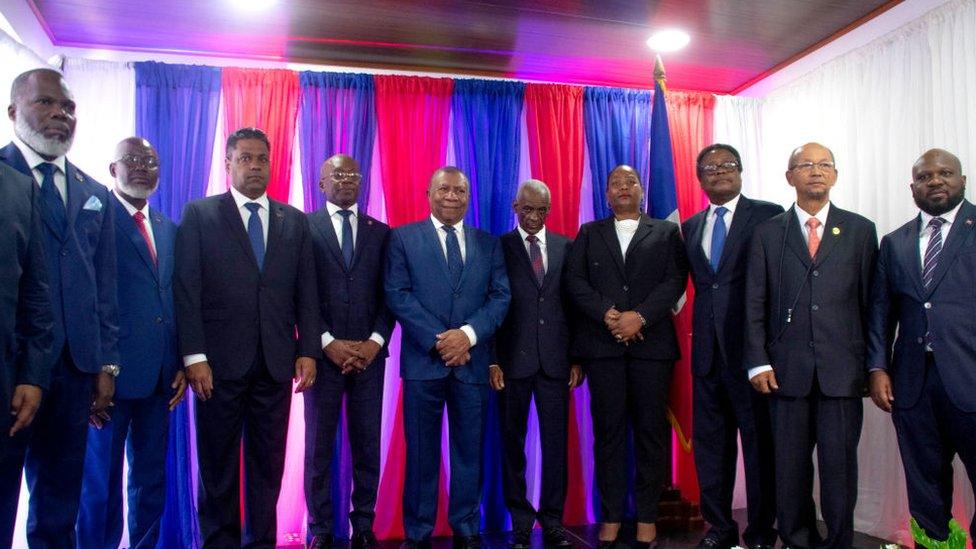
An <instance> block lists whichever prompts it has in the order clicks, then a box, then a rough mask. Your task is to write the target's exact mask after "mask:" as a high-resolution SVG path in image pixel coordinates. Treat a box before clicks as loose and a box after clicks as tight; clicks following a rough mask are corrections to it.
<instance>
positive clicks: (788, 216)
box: [744, 143, 878, 548]
mask: <svg viewBox="0 0 976 549" xmlns="http://www.w3.org/2000/svg"><path fill="white" fill-rule="evenodd" d="M788 166H789V167H788V169H787V171H786V180H787V182H789V184H790V186H792V187H793V188H794V189H795V190H796V204H794V206H793V207H792V208H790V209H789V210H788V211H786V212H785V213H783V214H780V215H777V216H775V217H773V218H772V219H770V220H769V221H766V222H765V223H763V224H762V225H760V226H759V227H758V228H757V229H756V232H755V234H754V235H753V239H752V244H751V246H750V254H749V267H748V278H747V283H746V349H745V360H744V363H745V367H746V368H747V369H748V376H749V381H750V382H751V383H752V386H753V387H754V388H755V389H756V390H757V391H759V392H760V393H763V394H768V395H771V399H770V412H771V416H772V424H773V446H774V449H775V460H776V502H777V519H778V523H777V526H778V528H779V535H780V537H781V538H782V540H783V545H784V546H788V547H831V548H848V547H851V545H852V538H853V532H854V505H855V503H856V502H857V443H858V440H859V439H860V436H861V423H862V419H863V410H864V408H863V403H862V400H861V399H862V395H863V392H864V387H865V352H866V345H865V338H866V337H867V319H868V302H869V293H870V288H871V277H872V273H873V269H874V260H875V257H876V256H877V252H878V237H877V233H876V232H875V228H874V223H872V222H871V221H869V220H867V219H865V218H864V217H861V216H860V215H857V214H855V213H853V212H849V211H845V210H842V209H840V208H838V207H836V206H834V205H832V204H831V203H830V189H831V188H832V187H833V186H834V184H835V183H836V182H837V168H836V166H835V164H834V156H833V153H832V152H831V151H830V150H829V149H827V148H826V147H824V146H823V145H820V144H818V143H808V144H806V145H803V146H801V147H798V148H797V149H796V150H794V151H793V153H792V154H791V155H790V159H789V165H788ZM815 447H816V450H817V460H818V470H819V471H820V495H821V498H820V510H821V513H822V515H823V519H824V522H825V523H826V524H827V537H826V538H822V537H821V536H820V534H819V532H818V531H817V522H816V510H815V508H814V503H813V497H812V496H813V462H812V453H813V450H814V448H815Z"/></svg>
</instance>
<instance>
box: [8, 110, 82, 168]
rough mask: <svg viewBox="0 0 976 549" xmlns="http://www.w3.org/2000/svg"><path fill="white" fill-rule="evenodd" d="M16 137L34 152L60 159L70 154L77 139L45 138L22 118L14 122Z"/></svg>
mask: <svg viewBox="0 0 976 549" xmlns="http://www.w3.org/2000/svg"><path fill="white" fill-rule="evenodd" d="M14 135H16V136H17V138H18V139H20V140H21V141H23V142H24V144H25V145H27V146H28V147H30V148H32V149H34V152H36V153H38V154H40V155H41V156H50V157H53V158H60V157H62V156H64V155H66V154H68V151H69V150H71V144H72V143H73V142H74V139H75V136H74V135H72V136H71V137H69V138H68V139H66V140H64V141H61V140H60V139H58V138H56V137H45V136H44V134H42V133H41V132H39V131H37V130H35V129H34V128H32V127H30V126H29V125H28V124H27V121H26V120H24V119H23V117H20V116H18V117H17V118H16V119H15V120H14Z"/></svg>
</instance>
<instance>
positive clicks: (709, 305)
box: [681, 143, 783, 549]
mask: <svg viewBox="0 0 976 549" xmlns="http://www.w3.org/2000/svg"><path fill="white" fill-rule="evenodd" d="M696 170H697V174H698V182H699V183H700V184H701V188H702V191H704V192H705V194H706V195H708V202H709V204H708V207H707V208H706V209H704V210H702V211H701V212H698V213H697V214H695V215H693V216H691V217H690V218H688V220H687V221H685V222H684V223H683V224H682V226H681V232H682V233H683V234H684V235H685V247H686V248H687V250H688V260H689V262H690V263H691V278H692V280H693V281H694V283H695V310H694V317H693V321H692V322H693V333H694V336H693V338H692V344H691V368H692V372H693V374H694V385H693V396H694V400H693V404H694V415H693V416H692V418H693V421H694V424H693V426H692V427H693V429H692V432H693V435H692V436H693V440H694V445H695V466H696V469H697V470H698V484H699V486H700V489H701V511H702V516H703V517H704V518H705V520H706V521H708V524H709V525H710V528H709V531H708V533H707V534H706V535H705V537H704V538H702V540H701V542H700V543H699V544H698V547H700V548H704V549H708V548H716V549H728V548H730V547H735V546H737V545H739V525H738V524H736V522H735V520H733V518H732V492H733V489H734V488H735V469H736V461H737V460H738V453H739V449H738V447H739V444H738V438H739V436H741V437H742V454H743V455H742V461H743V463H744V465H745V477H746V498H747V504H748V510H749V513H748V518H749V524H748V525H747V527H746V530H745V532H744V534H743V537H744V538H745V543H746V545H748V546H749V547H750V549H757V548H760V547H772V546H773V544H775V542H776V530H775V529H774V528H773V522H774V521H775V520H776V491H775V484H774V479H773V440H772V436H773V435H772V427H771V425H770V421H769V404H768V398H769V397H767V396H766V395H762V394H759V393H757V392H756V391H753V390H752V388H751V387H750V385H749V380H747V379H746V375H745V372H743V371H742V326H743V322H744V321H745V289H746V260H747V259H748V257H749V254H748V251H749V242H750V240H751V238H752V233H753V231H754V230H755V228H756V226H757V225H759V224H760V223H762V222H763V221H766V220H767V219H769V218H770V217H773V216H774V215H778V214H781V213H783V208H782V206H779V205H778V204H771V203H769V202H763V201H761V200H752V199H750V198H747V197H745V196H743V195H742V158H741V157H740V156H739V151H737V150H735V148H734V147H732V146H730V145H725V144H722V143H715V144H713V145H709V146H707V147H705V148H704V149H702V151H701V152H700V153H698V159H697V161H696Z"/></svg>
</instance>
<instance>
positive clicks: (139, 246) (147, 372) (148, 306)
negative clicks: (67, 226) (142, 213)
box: [110, 194, 180, 399]
mask: <svg viewBox="0 0 976 549" xmlns="http://www.w3.org/2000/svg"><path fill="white" fill-rule="evenodd" d="M110 200H111V202H112V207H113V208H115V245H116V249H117V250H118V253H117V257H118V266H119V267H118V268H119V277H118V280H119V283H118V291H119V355H120V356H121V360H122V364H121V365H122V373H121V374H119V377H118V378H117V379H116V380H115V397H116V398H123V399H124V398H145V397H148V396H150V395H152V394H154V393H155V394H166V393H168V392H170V388H169V385H170V383H172V382H173V376H174V375H175V374H176V369H177V368H179V367H180V357H179V353H178V351H177V343H176V319H175V314H174V310H173V309H174V307H173V247H174V245H175V243H176V225H175V224H174V223H173V222H172V221H170V220H169V219H168V218H167V217H166V216H164V215H163V214H162V213H160V212H159V211H157V210H155V209H154V208H151V207H150V208H149V216H148V223H150V224H151V225H152V232H153V240H154V241H155V243H156V257H157V262H156V263H153V260H152V256H151V255H149V247H148V246H146V241H145V239H144V238H143V237H142V233H140V232H139V229H138V228H136V223H135V220H134V219H132V216H131V215H129V211H128V210H126V209H125V206H124V205H123V204H122V202H121V199H120V198H119V197H117V196H116V195H115V194H112V195H111V199H110Z"/></svg>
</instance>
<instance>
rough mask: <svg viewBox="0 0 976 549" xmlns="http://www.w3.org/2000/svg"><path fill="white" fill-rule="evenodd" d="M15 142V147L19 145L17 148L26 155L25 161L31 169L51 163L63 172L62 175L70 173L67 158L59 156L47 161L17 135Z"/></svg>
mask: <svg viewBox="0 0 976 549" xmlns="http://www.w3.org/2000/svg"><path fill="white" fill-rule="evenodd" d="M13 141H14V145H17V148H18V149H20V154H22V155H24V160H26V161H27V165H28V166H30V169H32V170H33V169H34V168H36V167H37V165H38V164H42V163H44V162H50V163H51V164H54V165H55V166H57V167H58V169H59V170H61V173H63V174H67V173H68V171H67V170H66V169H65V158H64V157H63V156H59V157H57V158H55V159H54V160H45V159H44V157H42V156H41V155H39V154H37V151H35V150H34V149H32V148H30V147H29V146H27V144H26V143H24V142H23V141H21V140H20V138H19V137H17V136H16V135H15V136H14V139H13Z"/></svg>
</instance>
